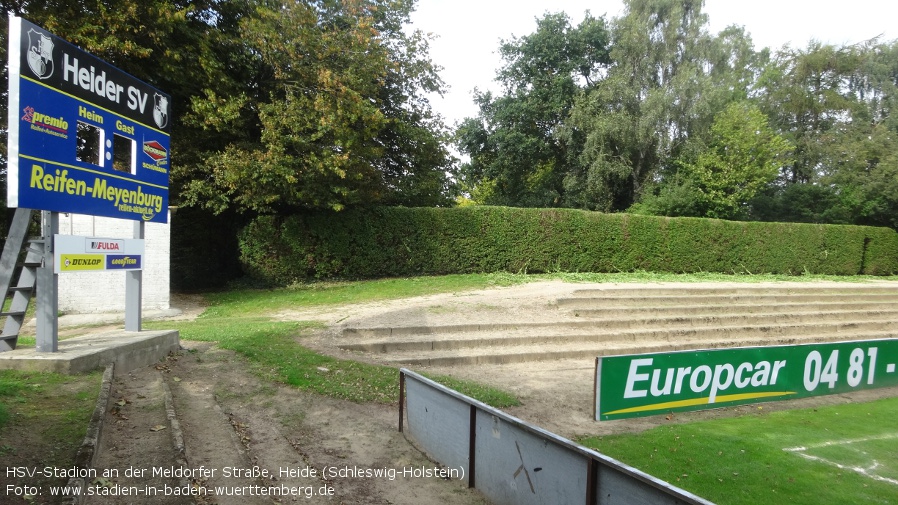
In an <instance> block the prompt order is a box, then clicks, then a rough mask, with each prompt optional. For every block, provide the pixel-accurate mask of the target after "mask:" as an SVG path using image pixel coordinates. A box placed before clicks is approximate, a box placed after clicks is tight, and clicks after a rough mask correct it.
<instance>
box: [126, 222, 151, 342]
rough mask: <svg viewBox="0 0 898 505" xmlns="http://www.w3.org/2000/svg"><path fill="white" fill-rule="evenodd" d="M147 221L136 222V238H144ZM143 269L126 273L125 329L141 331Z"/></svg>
mask: <svg viewBox="0 0 898 505" xmlns="http://www.w3.org/2000/svg"><path fill="white" fill-rule="evenodd" d="M145 234H146V223H144V222H143V221H136V222H135V223H134V238H136V239H140V240H143V239H144V235H145ZM142 295H143V271H142V270H129V271H127V272H126V273H125V331H140V323H141V306H142V305H143V296H142Z"/></svg>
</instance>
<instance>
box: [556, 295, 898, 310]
mask: <svg viewBox="0 0 898 505" xmlns="http://www.w3.org/2000/svg"><path fill="white" fill-rule="evenodd" d="M849 297H850V299H851V300H853V301H856V302H857V301H863V302H869V303H893V304H898V291H895V292H892V293H866V294H857V295H846V294H842V293H796V294H789V293H779V294H775V293H761V294H750V293H746V294H731V293H719V294H682V293H681V294H678V295H659V294H655V293H654V292H652V291H648V292H646V293H645V294H643V295H623V294H615V295H613V296H589V297H587V296H577V297H573V298H560V299H558V301H557V304H558V306H559V307H561V308H566V309H567V308H591V307H597V306H619V305H624V306H637V307H639V306H657V305H699V304H707V305H726V304H734V303H736V304H780V303H792V304H796V303H803V304H817V303H836V302H842V301H845V300H846V299H847V298H849Z"/></svg>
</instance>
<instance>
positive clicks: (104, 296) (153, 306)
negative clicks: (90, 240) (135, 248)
mask: <svg viewBox="0 0 898 505" xmlns="http://www.w3.org/2000/svg"><path fill="white" fill-rule="evenodd" d="M171 219H172V216H171V212H169V215H168V220H169V223H171ZM136 223H137V221H130V220H126V219H113V218H107V217H96V216H85V215H81V214H66V213H60V214H59V233H60V234H61V235H83V236H87V237H102V238H134V226H135V224H136ZM170 230H171V228H170V227H169V224H160V223H147V224H146V228H145V230H144V231H145V240H146V251H145V254H146V256H145V257H144V258H143V265H144V267H143V310H165V309H168V308H169V294H170V292H169V279H170V272H169V256H170V254H171V240H170ZM59 310H60V311H61V312H64V313H68V314H89V313H100V312H124V311H125V272H124V271H116V272H65V273H60V274H59Z"/></svg>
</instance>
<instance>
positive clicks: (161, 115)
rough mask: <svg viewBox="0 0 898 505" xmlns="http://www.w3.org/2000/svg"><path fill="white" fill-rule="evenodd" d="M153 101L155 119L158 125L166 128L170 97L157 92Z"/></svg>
mask: <svg viewBox="0 0 898 505" xmlns="http://www.w3.org/2000/svg"><path fill="white" fill-rule="evenodd" d="M153 102H154V105H153V120H154V121H156V126H158V127H159V128H165V127H166V126H168V98H166V97H164V96H162V95H160V94H159V93H155V94H154V95H153Z"/></svg>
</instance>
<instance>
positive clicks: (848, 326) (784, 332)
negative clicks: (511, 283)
mask: <svg viewBox="0 0 898 505" xmlns="http://www.w3.org/2000/svg"><path fill="white" fill-rule="evenodd" d="M861 332H881V333H889V334H891V335H892V336H898V323H896V322H895V321H894V320H893V319H891V318H889V319H881V320H871V321H861V320H858V321H840V322H830V323H826V322H814V323H798V324H756V325H732V326H727V325H712V326H707V327H698V328H697V327H693V326H681V327H675V328H661V327H641V326H638V325H637V326H635V329H634V328H619V329H606V328H596V327H585V328H568V331H560V329H559V328H552V327H549V328H543V329H534V328H529V329H526V330H523V331H500V332H489V333H481V334H471V333H465V332H462V333H439V334H433V335H428V336H419V337H416V338H404V339H381V340H372V341H361V342H360V341H354V342H351V343H343V344H340V345H339V347H340V348H341V349H344V350H348V351H363V352H372V353H394V352H402V351H430V350H459V349H472V348H476V349H482V350H484V351H485V350H487V349H489V350H490V352H491V351H492V350H493V349H494V348H496V347H503V346H505V347H507V346H515V345H517V346H526V345H540V344H541V345H551V346H554V345H561V344H569V343H587V342H588V343H597V344H598V343H601V344H609V343H616V342H625V341H649V340H664V341H667V342H674V343H676V342H683V341H694V340H715V339H716V340H720V341H733V340H738V339H744V338H759V337H763V336H776V337H782V338H788V337H804V336H809V335H810V336H812V335H832V334H842V335H851V334H854V333H861Z"/></svg>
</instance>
